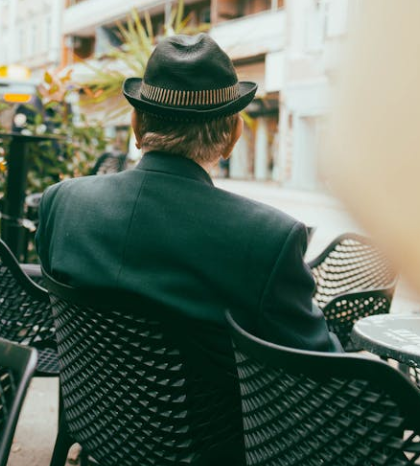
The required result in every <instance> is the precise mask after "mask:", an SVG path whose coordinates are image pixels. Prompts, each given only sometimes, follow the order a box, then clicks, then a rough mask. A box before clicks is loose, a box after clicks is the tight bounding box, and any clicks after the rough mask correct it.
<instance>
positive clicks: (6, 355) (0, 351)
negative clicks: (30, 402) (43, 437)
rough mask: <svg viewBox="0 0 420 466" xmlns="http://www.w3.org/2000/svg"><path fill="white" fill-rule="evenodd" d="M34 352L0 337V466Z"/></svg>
mask: <svg viewBox="0 0 420 466" xmlns="http://www.w3.org/2000/svg"><path fill="white" fill-rule="evenodd" d="M36 364H37V352H36V350H34V349H32V348H27V347H26V348H25V347H23V346H20V345H17V344H15V343H12V342H10V341H7V340H3V339H1V338H0V400H1V402H0V466H6V464H7V460H8V458H9V453H10V447H11V445H12V441H13V436H14V433H15V429H16V425H17V422H18V418H19V414H20V410H21V407H22V404H23V401H24V399H25V395H26V391H27V389H28V386H29V382H30V381H31V378H32V376H33V374H34V371H35V368H36Z"/></svg>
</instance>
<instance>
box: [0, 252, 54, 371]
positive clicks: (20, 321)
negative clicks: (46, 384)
mask: <svg viewBox="0 0 420 466" xmlns="http://www.w3.org/2000/svg"><path fill="white" fill-rule="evenodd" d="M27 280H28V281H29V279H28V278H27ZM41 296H42V293H37V297H35V296H33V295H31V294H30V293H28V291H27V288H24V286H23V285H22V280H21V279H18V278H17V276H16V275H15V274H14V273H13V272H12V270H11V269H10V267H9V266H8V265H6V264H5V263H4V262H2V261H0V337H1V338H5V339H7V340H10V341H14V342H16V343H20V344H22V345H29V346H34V347H36V348H38V352H39V362H38V368H37V371H38V375H40V374H46V375H47V374H48V375H57V374H58V359H57V355H56V342H55V327H54V320H53V316H52V312H51V305H50V302H49V300H48V294H47V292H45V296H44V298H42V297H41ZM44 353H45V354H44Z"/></svg>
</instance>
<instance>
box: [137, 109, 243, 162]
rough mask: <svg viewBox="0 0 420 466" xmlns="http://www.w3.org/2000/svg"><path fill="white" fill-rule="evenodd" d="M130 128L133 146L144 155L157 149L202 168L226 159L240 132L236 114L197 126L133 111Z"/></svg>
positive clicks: (200, 123)
mask: <svg viewBox="0 0 420 466" xmlns="http://www.w3.org/2000/svg"><path fill="white" fill-rule="evenodd" d="M132 127H133V130H134V134H135V136H136V141H137V142H136V145H137V147H138V148H140V147H142V148H143V151H144V152H148V151H151V150H158V151H163V152H169V153H172V154H180V155H183V156H185V157H187V158H189V159H192V160H194V162H196V163H198V164H200V165H202V166H210V165H212V164H214V163H215V162H216V161H217V160H218V159H219V157H220V156H222V157H224V158H228V157H229V155H230V153H231V152H232V149H233V146H234V145H235V143H236V141H237V140H238V138H239V137H240V135H241V133H242V127H243V120H242V118H241V117H240V116H239V115H238V114H235V115H230V116H227V117H220V118H217V119H213V120H208V121H198V122H196V123H190V122H184V121H175V120H174V121H171V120H163V119H160V118H156V117H155V116H153V115H150V114H147V113H143V112H141V111H139V110H133V114H132Z"/></svg>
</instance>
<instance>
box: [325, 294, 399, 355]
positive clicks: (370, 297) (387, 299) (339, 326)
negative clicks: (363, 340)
mask: <svg viewBox="0 0 420 466" xmlns="http://www.w3.org/2000/svg"><path fill="white" fill-rule="evenodd" d="M392 293H393V289H392V290H384V291H377V290H375V291H371V292H361V293H349V294H344V295H342V296H339V297H337V298H335V299H333V300H332V301H330V302H329V303H328V304H327V305H326V306H325V307H324V309H323V312H324V315H325V318H326V320H327V323H328V328H329V329H330V331H332V332H334V333H335V334H336V335H337V337H338V339H339V340H340V342H341V344H342V345H343V348H345V349H346V351H354V350H356V349H357V347H355V346H354V344H353V342H352V341H351V338H350V335H351V331H352V328H353V325H354V323H355V322H356V321H357V320H359V319H361V318H363V317H367V316H370V315H375V314H386V313H388V312H389V309H390V307H391V302H392Z"/></svg>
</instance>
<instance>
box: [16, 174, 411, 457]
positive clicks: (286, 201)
mask: <svg viewBox="0 0 420 466" xmlns="http://www.w3.org/2000/svg"><path fill="white" fill-rule="evenodd" d="M215 185H216V186H218V187H220V188H222V189H226V190H228V191H232V192H235V193H237V194H241V195H245V196H247V197H250V198H253V199H255V200H258V201H261V202H264V203H266V204H269V205H271V206H274V207H276V208H279V209H281V210H283V211H285V212H287V213H288V214H290V215H292V216H294V217H295V218H297V219H299V220H301V221H303V222H304V223H306V224H307V225H310V226H314V227H316V231H315V234H314V236H313V238H312V241H311V243H310V245H309V248H308V252H307V258H308V259H310V258H312V257H314V256H316V255H317V254H318V253H319V252H321V251H322V249H323V248H324V247H325V246H326V245H327V244H328V243H329V242H330V241H331V240H332V239H333V238H334V237H335V236H337V235H339V234H340V233H343V232H347V231H353V232H359V233H364V232H363V230H362V229H361V228H360V226H358V225H357V223H356V222H355V221H354V220H353V219H352V218H351V217H350V216H349V215H348V214H347V212H346V210H345V209H344V207H343V206H342V205H341V204H340V203H339V202H338V201H337V200H335V199H333V198H332V197H330V196H327V195H325V194H320V193H312V192H309V191H295V190H287V189H280V188H279V187H278V185H276V184H275V183H258V182H247V181H235V180H225V179H216V180H215ZM419 311H420V302H419V300H418V299H417V297H416V296H415V295H414V293H412V292H410V290H408V288H407V287H406V286H405V285H404V284H403V283H399V285H398V287H397V290H396V294H395V297H394V301H393V305H392V309H391V312H419ZM57 401H58V384H57V380H56V379H54V378H43V379H41V378H38V379H34V380H33V382H32V385H31V388H30V392H29V396H28V399H27V400H26V403H25V406H24V408H23V411H22V416H21V418H20V421H19V424H18V429H17V432H16V438H15V442H14V444H13V447H12V453H11V455H10V460H9V463H8V466H48V465H49V462H50V458H51V454H52V449H53V446H54V441H55V435H56V431H57Z"/></svg>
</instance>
